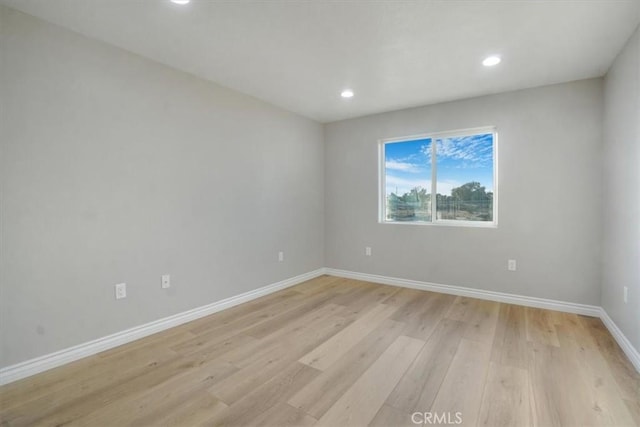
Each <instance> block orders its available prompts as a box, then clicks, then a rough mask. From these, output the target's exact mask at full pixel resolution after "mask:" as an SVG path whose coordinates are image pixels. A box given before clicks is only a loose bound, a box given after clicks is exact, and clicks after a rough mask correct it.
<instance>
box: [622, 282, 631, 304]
mask: <svg viewBox="0 0 640 427" xmlns="http://www.w3.org/2000/svg"><path fill="white" fill-rule="evenodd" d="M622 299H623V300H624V303H625V304H626V303H627V301H629V288H627V287H626V286H625V287H624V288H622Z"/></svg>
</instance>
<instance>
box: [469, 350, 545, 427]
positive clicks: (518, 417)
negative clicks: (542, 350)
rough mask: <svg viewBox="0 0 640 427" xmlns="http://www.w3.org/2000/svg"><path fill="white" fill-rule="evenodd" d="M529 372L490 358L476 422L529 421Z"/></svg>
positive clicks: (495, 426)
mask: <svg viewBox="0 0 640 427" xmlns="http://www.w3.org/2000/svg"><path fill="white" fill-rule="evenodd" d="M529 391H530V387H529V373H528V371H527V370H525V369H522V368H515V367H512V366H506V365H501V364H499V363H494V362H491V363H490V364H489V372H488V374H487V381H486V384H485V388H484V393H483V396H482V403H481V405H480V416H479V418H478V425H479V426H487V427H503V426H504V427H507V426H513V427H518V426H522V427H526V426H531V425H532V419H531V400H530V397H529Z"/></svg>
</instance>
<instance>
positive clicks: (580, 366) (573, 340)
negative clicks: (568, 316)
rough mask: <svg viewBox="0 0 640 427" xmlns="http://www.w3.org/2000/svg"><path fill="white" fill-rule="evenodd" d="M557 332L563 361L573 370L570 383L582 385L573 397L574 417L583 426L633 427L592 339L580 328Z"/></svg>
mask: <svg viewBox="0 0 640 427" xmlns="http://www.w3.org/2000/svg"><path fill="white" fill-rule="evenodd" d="M556 328H557V331H558V338H559V340H560V344H561V345H560V347H561V349H562V351H563V352H564V354H565V360H567V361H568V363H567V364H571V365H572V366H573V367H574V369H575V370H576V374H574V375H572V380H573V381H575V383H576V385H577V384H579V382H578V381H580V380H581V384H582V387H581V388H580V393H575V394H573V396H574V397H576V400H575V401H574V405H575V407H574V409H575V414H574V416H575V417H578V416H579V417H582V421H583V424H584V425H588V424H591V425H618V426H625V425H633V418H632V417H631V414H630V413H629V411H628V409H627V407H626V405H625V404H624V401H623V400H622V396H621V395H620V392H619V389H618V387H617V384H616V382H615V379H614V378H613V375H612V374H611V371H610V370H609V367H608V366H607V365H606V362H605V360H604V358H603V357H602V355H601V354H600V352H599V351H597V349H596V346H595V343H594V342H593V341H592V338H591V336H590V335H588V334H587V332H586V331H584V330H583V329H581V328H567V327H566V326H563V325H557V326H556ZM578 375H579V376H580V378H579V379H578V378H577V376H578ZM578 397H580V398H582V400H580V401H578Z"/></svg>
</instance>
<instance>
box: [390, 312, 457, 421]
mask: <svg viewBox="0 0 640 427" xmlns="http://www.w3.org/2000/svg"><path fill="white" fill-rule="evenodd" d="M465 327H466V324H465V323H463V322H460V321H457V320H451V319H442V320H441V321H440V322H439V323H438V325H437V327H436V328H435V332H434V333H433V334H432V335H431V337H430V338H429V340H428V341H427V342H426V344H425V346H424V347H423V348H422V350H421V351H420V353H419V354H418V357H416V359H415V360H414V362H413V363H412V364H411V366H410V367H409V369H408V370H407V372H406V373H405V374H404V376H403V377H402V379H401V380H400V382H399V383H398V385H397V386H396V387H395V389H394V390H393V392H392V393H391V394H390V395H389V397H388V398H387V400H386V402H387V404H388V405H390V406H392V407H394V408H396V409H398V410H401V411H403V413H404V414H405V415H410V414H411V413H412V412H413V411H414V410H417V411H423V412H424V411H426V410H428V409H429V408H431V405H432V404H433V401H434V399H435V397H436V395H437V393H438V390H439V389H440V385H441V384H442V381H443V379H444V377H445V375H446V373H447V370H448V369H449V365H450V364H451V361H452V360H453V357H454V356H455V354H456V352H457V351H458V345H459V343H460V340H461V339H462V335H463V333H464V330H465Z"/></svg>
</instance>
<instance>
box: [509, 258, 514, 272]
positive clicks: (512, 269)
mask: <svg viewBox="0 0 640 427" xmlns="http://www.w3.org/2000/svg"><path fill="white" fill-rule="evenodd" d="M507 270H509V271H516V260H515V259H510V260H509V261H507Z"/></svg>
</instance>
